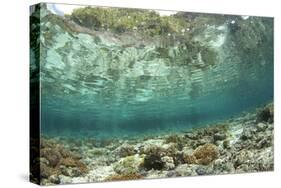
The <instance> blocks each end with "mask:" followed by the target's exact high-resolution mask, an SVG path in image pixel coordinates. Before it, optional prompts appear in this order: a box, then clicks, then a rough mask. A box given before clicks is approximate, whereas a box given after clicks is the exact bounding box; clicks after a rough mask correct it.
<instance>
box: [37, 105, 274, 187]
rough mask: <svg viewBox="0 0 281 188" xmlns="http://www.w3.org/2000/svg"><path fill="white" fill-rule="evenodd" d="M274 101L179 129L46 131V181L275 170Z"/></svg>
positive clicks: (43, 178) (43, 149)
mask: <svg viewBox="0 0 281 188" xmlns="http://www.w3.org/2000/svg"><path fill="white" fill-rule="evenodd" d="M273 113H274V110H273V104H272V103H270V104H268V105H266V106H264V107H262V108H259V109H256V110H255V111H254V112H251V113H243V114H241V116H240V117H235V118H232V119H229V120H227V121H224V122H221V123H218V124H214V125H208V126H205V127H201V128H197V129H192V130H187V131H186V132H180V133H178V134H175V133H173V134H170V135H169V134H167V135H162V136H148V137H143V138H135V139H112V140H96V139H95V138H91V139H89V138H87V139H86V138H85V139H69V138H61V137H47V136H44V138H42V140H41V150H40V156H41V157H40V160H38V161H40V162H39V163H40V171H41V179H40V182H41V184H42V185H52V184H66V183H85V182H98V181H116V180H132V179H149V178H164V177H180V176H197V175H213V174H231V173H245V172H260V171H272V170H273V167H274V161H273Z"/></svg>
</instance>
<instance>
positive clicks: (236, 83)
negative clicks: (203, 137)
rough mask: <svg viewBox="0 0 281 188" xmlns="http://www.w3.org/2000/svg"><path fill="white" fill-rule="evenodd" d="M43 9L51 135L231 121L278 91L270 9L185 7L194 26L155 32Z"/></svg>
mask: <svg viewBox="0 0 281 188" xmlns="http://www.w3.org/2000/svg"><path fill="white" fill-rule="evenodd" d="M45 11H46V12H47V13H46V14H47V16H46V15H45V16H42V15H44V14H43V13H42V14H41V17H42V18H41V19H42V20H41V21H42V23H41V31H42V36H41V37H40V76H41V77H40V84H41V85H40V88H41V123H42V127H41V130H42V133H43V134H51V135H70V136H81V135H82V136H92V135H94V136H96V137H99V136H101V137H104V136H117V137H121V136H127V135H140V134H150V133H152V134H158V133H160V132H165V131H177V130H185V129H187V128H190V127H194V126H201V125H207V124H209V123H212V122H217V121H221V120H225V119H227V118H230V117H232V116H237V115H239V114H241V113H242V112H245V111H250V110H253V109H255V108H256V107H259V106H261V105H263V104H266V103H267V102H269V101H272V100H273V46H272V44H273V43H272V41H273V33H272V32H273V31H272V27H273V23H272V19H271V18H259V17H247V18H246V19H245V18H242V17H241V16H224V15H207V14H196V15H194V14H192V13H189V14H187V13H186V15H185V14H183V15H185V17H184V18H185V19H186V22H188V23H190V25H191V26H190V27H189V28H186V29H185V30H183V31H182V30H180V31H178V32H175V33H169V32H167V33H164V34H163V33H162V34H161V35H156V36H150V37H147V36H146V35H145V34H143V33H140V32H139V31H133V32H132V31H124V32H121V33H120V32H119V33H118V34H117V33H113V32H111V31H110V30H107V31H101V30H95V29H92V30H91V29H89V28H87V26H81V25H79V24H78V23H75V22H74V21H69V20H68V21H64V22H61V20H64V19H66V18H64V17H63V16H58V15H55V14H54V13H51V12H48V11H47V10H45ZM188 15H193V16H188ZM55 18H56V19H55ZM202 20H203V21H204V22H203V21H202ZM214 20H215V21H214ZM217 20H219V21H217ZM191 23H193V25H192V24H191ZM196 24H197V25H196ZM69 28H71V29H69ZM86 31H87V32H86ZM178 33H180V34H178ZM36 53H37V52H36V51H35V50H34V49H33V51H31V58H34V57H36ZM34 64H36V62H35V61H34ZM34 66H36V65H34Z"/></svg>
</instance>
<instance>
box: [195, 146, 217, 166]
mask: <svg viewBox="0 0 281 188" xmlns="http://www.w3.org/2000/svg"><path fill="white" fill-rule="evenodd" d="M192 155H193V156H194V157H195V158H196V163H197V164H202V165H208V164H210V163H211V162H212V161H213V160H215V159H217V158H218V156H219V150H218V147H217V146H216V145H214V144H204V145H203V146H199V147H198V148H196V149H195V150H194V152H193V154H192Z"/></svg>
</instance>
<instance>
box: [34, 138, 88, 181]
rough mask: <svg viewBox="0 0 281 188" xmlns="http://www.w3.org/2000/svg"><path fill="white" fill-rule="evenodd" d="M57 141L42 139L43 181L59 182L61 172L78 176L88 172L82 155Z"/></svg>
mask: <svg viewBox="0 0 281 188" xmlns="http://www.w3.org/2000/svg"><path fill="white" fill-rule="evenodd" d="M57 142H58V141H56V140H53V139H48V138H43V139H41V146H40V158H39V161H40V175H41V182H47V181H49V182H50V183H54V184H58V183H60V179H59V175H61V174H63V175H65V176H69V177H78V176H81V175H84V174H86V173H88V167H87V166H86V165H85V164H84V163H83V162H82V161H81V160H80V159H81V158H82V157H81V156H80V155H79V154H77V153H75V152H72V151H69V150H67V149H66V148H64V147H63V146H62V145H61V144H58V143H57Z"/></svg>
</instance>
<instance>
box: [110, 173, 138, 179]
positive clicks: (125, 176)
mask: <svg viewBox="0 0 281 188" xmlns="http://www.w3.org/2000/svg"><path fill="white" fill-rule="evenodd" d="M142 178H143V176H142V175H140V174H136V173H133V174H121V175H120V174H116V175H112V176H109V177H108V178H106V180H107V181H123V180H137V179H142Z"/></svg>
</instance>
